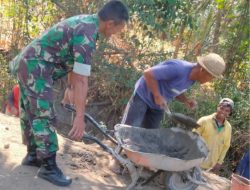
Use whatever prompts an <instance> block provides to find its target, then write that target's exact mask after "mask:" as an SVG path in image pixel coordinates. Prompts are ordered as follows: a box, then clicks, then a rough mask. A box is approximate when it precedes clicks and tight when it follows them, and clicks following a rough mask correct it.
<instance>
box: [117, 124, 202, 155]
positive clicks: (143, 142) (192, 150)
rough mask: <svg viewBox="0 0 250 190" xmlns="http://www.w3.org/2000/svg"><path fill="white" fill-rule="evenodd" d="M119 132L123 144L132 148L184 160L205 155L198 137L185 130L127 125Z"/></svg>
mask: <svg viewBox="0 0 250 190" xmlns="http://www.w3.org/2000/svg"><path fill="white" fill-rule="evenodd" d="M118 133H119V138H120V139H121V141H122V143H123V145H124V146H125V147H126V148H128V149H130V150H134V151H138V152H144V153H152V154H163V155H166V156H169V157H173V158H179V159H183V160H193V159H198V158H201V157H205V155H204V153H202V152H201V151H200V150H199V148H198V145H197V138H198V137H197V138H191V137H190V136H189V135H188V134H187V133H185V132H184V133H183V132H175V131H172V130H171V129H170V128H162V129H146V130H145V129H142V128H137V127H132V128H127V127H125V128H122V129H121V130H120V131H119V132H118Z"/></svg>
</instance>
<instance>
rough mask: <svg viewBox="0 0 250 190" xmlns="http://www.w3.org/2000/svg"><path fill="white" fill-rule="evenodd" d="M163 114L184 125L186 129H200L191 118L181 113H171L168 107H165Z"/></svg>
mask: <svg viewBox="0 0 250 190" xmlns="http://www.w3.org/2000/svg"><path fill="white" fill-rule="evenodd" d="M165 113H166V114H167V115H168V117H169V118H171V119H173V120H174V121H177V122H178V123H180V124H182V125H184V126H185V127H186V128H187V129H193V128H198V127H200V125H199V124H198V123H197V122H196V121H195V120H194V119H193V118H191V117H189V116H186V115H184V114H182V113H172V112H171V111H170V109H169V107H168V105H166V106H165Z"/></svg>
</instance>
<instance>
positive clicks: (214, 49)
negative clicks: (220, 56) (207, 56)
mask: <svg viewBox="0 0 250 190" xmlns="http://www.w3.org/2000/svg"><path fill="white" fill-rule="evenodd" d="M221 20H222V10H221V9H218V12H217V14H216V20H215V29H214V36H213V43H212V46H211V48H210V51H211V52H217V50H218V45H219V37H220V33H221V30H220V28H221Z"/></svg>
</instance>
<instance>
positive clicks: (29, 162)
mask: <svg viewBox="0 0 250 190" xmlns="http://www.w3.org/2000/svg"><path fill="white" fill-rule="evenodd" d="M22 165H23V166H36V167H41V165H42V162H41V161H40V160H38V159H37V158H36V153H35V152H28V153H27V154H26V156H25V157H24V158H23V160H22Z"/></svg>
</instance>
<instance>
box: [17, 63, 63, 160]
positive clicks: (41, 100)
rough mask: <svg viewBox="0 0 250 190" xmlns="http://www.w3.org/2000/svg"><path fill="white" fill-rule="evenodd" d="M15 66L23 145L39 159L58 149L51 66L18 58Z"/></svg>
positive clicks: (52, 68) (52, 70) (52, 69)
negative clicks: (34, 152) (18, 88)
mask: <svg viewBox="0 0 250 190" xmlns="http://www.w3.org/2000/svg"><path fill="white" fill-rule="evenodd" d="M18 64H19V65H18V67H17V78H18V82H19V86H20V120H21V130H22V136H23V142H24V144H26V145H27V147H28V151H30V150H32V151H34V150H35V151H36V153H37V157H38V158H39V159H43V158H47V157H50V156H51V155H52V154H55V152H56V151H57V150H58V140H57V135H56V132H55V128H54V126H55V125H54V122H55V114H54V111H53V72H54V70H55V69H54V67H53V65H51V64H50V63H48V62H45V61H42V60H39V59H28V60H27V59H21V60H20V62H19V63H18Z"/></svg>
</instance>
